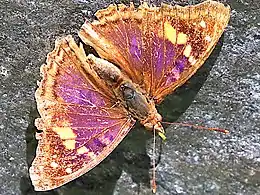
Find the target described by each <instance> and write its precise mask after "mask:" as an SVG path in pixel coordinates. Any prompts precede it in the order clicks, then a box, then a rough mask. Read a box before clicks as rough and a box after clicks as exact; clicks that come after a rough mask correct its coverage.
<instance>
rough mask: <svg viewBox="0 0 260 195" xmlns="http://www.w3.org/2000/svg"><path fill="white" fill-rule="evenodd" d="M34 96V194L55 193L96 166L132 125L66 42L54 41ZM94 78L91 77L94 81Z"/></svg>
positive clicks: (70, 40)
mask: <svg viewBox="0 0 260 195" xmlns="http://www.w3.org/2000/svg"><path fill="white" fill-rule="evenodd" d="M41 73H42V76H43V79H42V81H41V82H40V83H39V88H38V89H37V91H36V100H37V107H38V110H39V113H40V116H41V118H39V119H37V120H36V126H37V128H38V129H39V130H42V132H41V133H39V134H38V135H37V139H38V140H39V142H38V147H37V151H36V157H35V159H34V161H33V163H32V166H31V168H30V170H29V171H30V177H31V180H32V182H33V184H34V186H35V190H37V191H46V190H50V189H54V188H57V187H59V186H61V185H63V184H65V183H67V182H69V181H71V180H73V179H75V178H77V177H79V176H80V175H82V174H84V173H86V172H87V171H88V170H90V169H92V168H93V167H95V166H96V165H97V164H98V163H100V162H101V161H102V160H103V159H104V158H105V157H106V156H107V155H109V154H110V152H111V151H113V149H114V148H115V147H116V146H117V145H118V144H119V143H120V141H121V140H122V139H123V138H124V137H125V135H126V134H127V133H128V132H129V130H130V129H131V127H132V126H133V124H134V123H135V121H134V120H133V119H132V118H130V117H129V116H128V114H127V112H126V111H125V109H124V108H123V107H121V106H119V105H118V106H116V107H113V104H114V103H115V98H114V97H113V94H112V92H111V89H108V88H106V86H105V85H104V84H103V83H102V82H103V81H99V80H98V79H97V78H95V74H94V73H91V69H90V68H89V66H88V64H87V63H86V56H85V53H84V50H83V49H82V48H79V47H78V46H77V45H76V43H75V42H74V40H73V38H72V37H71V36H68V37H66V38H63V39H60V40H58V41H56V44H55V49H54V50H53V51H52V52H51V53H49V54H48V57H47V64H46V65H43V66H42V67H41ZM93 75H94V76H93Z"/></svg>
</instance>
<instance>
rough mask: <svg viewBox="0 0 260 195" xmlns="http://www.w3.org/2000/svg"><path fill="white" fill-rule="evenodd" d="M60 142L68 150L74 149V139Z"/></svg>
mask: <svg viewBox="0 0 260 195" xmlns="http://www.w3.org/2000/svg"><path fill="white" fill-rule="evenodd" d="M62 143H63V144H64V146H65V148H66V149H68V150H73V149H75V146H76V141H75V140H65V141H63V142H62Z"/></svg>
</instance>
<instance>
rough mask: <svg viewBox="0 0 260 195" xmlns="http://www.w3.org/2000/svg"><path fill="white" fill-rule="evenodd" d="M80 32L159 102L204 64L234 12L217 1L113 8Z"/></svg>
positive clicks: (101, 13) (101, 53) (101, 54)
mask: <svg viewBox="0 0 260 195" xmlns="http://www.w3.org/2000/svg"><path fill="white" fill-rule="evenodd" d="M96 16H97V18H98V21H94V22H92V23H89V22H86V23H85V24H84V25H83V26H82V29H81V31H80V33H79V35H80V37H81V39H82V40H83V41H84V42H85V43H87V44H89V45H91V46H93V47H94V48H95V49H96V51H97V52H98V53H99V55H100V56H101V57H103V58H105V59H107V60H109V61H112V62H114V63H116V64H117V65H118V66H120V68H122V69H123V70H124V71H125V72H126V73H127V74H128V76H129V77H130V78H131V79H132V80H133V81H134V82H135V83H137V84H139V85H140V86H142V87H143V88H144V90H145V91H146V92H147V93H148V94H149V96H150V97H152V98H153V99H154V100H155V102H156V103H159V102H160V101H161V100H162V99H163V97H164V96H166V95H167V94H169V93H171V92H172V91H174V90H175V89H176V88H177V87H178V86H181V85H182V84H184V83H185V82H186V81H187V80H188V79H189V78H190V77H191V76H192V75H193V74H194V73H195V72H196V71H197V70H198V68H199V67H200V66H201V65H202V64H203V63H204V61H205V60H206V58H207V57H208V56H209V55H210V53H211V51H212V50H213V48H214V46H215V45H216V43H217V41H218V39H219V38H220V36H221V34H222V33H223V31H224V28H225V27H226V25H227V23H228V21H229V17H230V8H229V6H227V7H225V6H224V5H223V4H221V3H218V2H215V1H205V2H203V3H201V4H198V5H194V6H186V7H181V6H174V7H172V6H170V5H162V6H161V7H149V6H148V5H147V4H145V3H144V4H142V5H141V6H140V7H139V8H138V9H137V10H136V9H135V8H134V6H133V4H130V7H126V6H124V5H118V6H114V5H111V6H109V7H108V8H107V9H104V10H99V11H98V12H97V13H96Z"/></svg>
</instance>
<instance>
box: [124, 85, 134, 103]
mask: <svg viewBox="0 0 260 195" xmlns="http://www.w3.org/2000/svg"><path fill="white" fill-rule="evenodd" d="M123 95H124V99H125V100H131V99H133V98H134V97H135V91H134V90H133V89H131V88H128V87H126V88H124V90H123Z"/></svg>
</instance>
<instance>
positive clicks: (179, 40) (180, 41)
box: [177, 32, 188, 44]
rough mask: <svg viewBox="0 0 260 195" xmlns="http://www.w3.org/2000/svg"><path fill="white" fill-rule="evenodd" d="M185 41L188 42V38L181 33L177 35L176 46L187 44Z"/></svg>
mask: <svg viewBox="0 0 260 195" xmlns="http://www.w3.org/2000/svg"><path fill="white" fill-rule="evenodd" d="M187 40H188V36H187V35H186V34H184V33H183V32H181V33H179V34H178V37H177V44H185V43H187Z"/></svg>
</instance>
